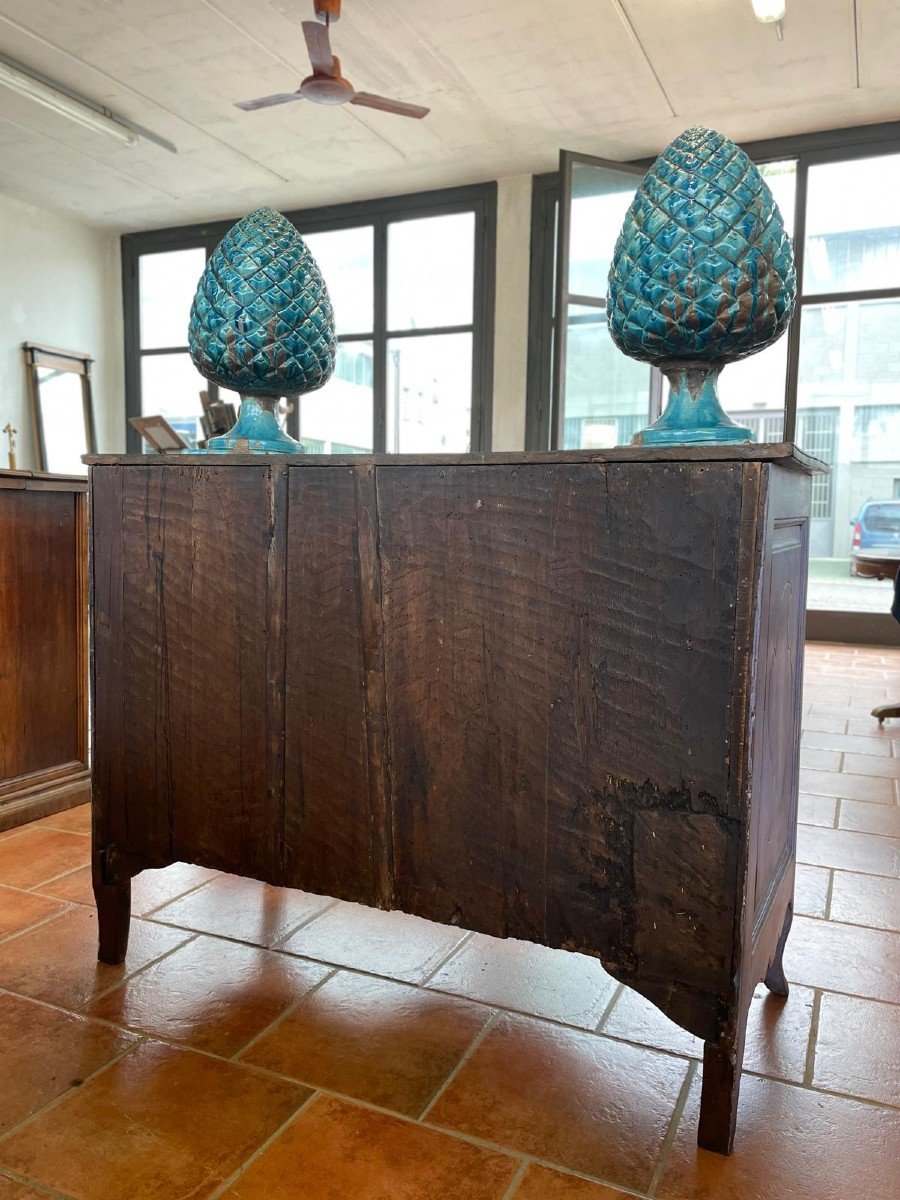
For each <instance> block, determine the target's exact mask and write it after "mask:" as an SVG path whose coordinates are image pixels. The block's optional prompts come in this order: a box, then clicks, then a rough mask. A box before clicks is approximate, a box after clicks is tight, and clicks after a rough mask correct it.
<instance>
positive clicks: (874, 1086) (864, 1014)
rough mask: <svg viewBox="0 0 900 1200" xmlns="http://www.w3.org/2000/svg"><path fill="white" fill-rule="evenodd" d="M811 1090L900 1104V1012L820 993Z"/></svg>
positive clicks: (876, 1004)
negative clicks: (817, 1089) (815, 1089)
mask: <svg viewBox="0 0 900 1200" xmlns="http://www.w3.org/2000/svg"><path fill="white" fill-rule="evenodd" d="M813 1085H814V1086H815V1087H821V1088H827V1089H828V1090H829V1091H832V1092H847V1093H848V1094H849V1095H851V1096H860V1097H862V1098H863V1099H866V1100H878V1101H881V1102H883V1103H884V1104H893V1105H900V1009H898V1008H897V1007H896V1006H895V1005H893V1004H882V1003H880V1002H879V1001H877V1000H860V999H858V998H857V997H856V996H836V995H834V994H833V993H831V992H823V993H822V999H821V1007H820V1009H819V1033H818V1037H817V1038H816V1057H815V1067H814V1070H813Z"/></svg>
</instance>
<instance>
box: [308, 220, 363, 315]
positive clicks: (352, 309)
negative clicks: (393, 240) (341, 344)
mask: <svg viewBox="0 0 900 1200" xmlns="http://www.w3.org/2000/svg"><path fill="white" fill-rule="evenodd" d="M373 238H374V230H373V228H372V226H371V225H362V226H360V228H358V229H333V230H329V231H328V232H327V233H304V234H303V240H304V241H305V242H306V244H307V246H309V249H310V252H311V254H312V256H313V258H314V259H315V260H316V262H317V263H318V264H319V269H320V270H321V272H322V275H323V276H324V278H325V284H326V286H327V288H328V294H329V295H330V296H331V303H332V306H333V307H334V322H335V327H336V328H337V331H338V333H339V334H340V333H371V331H372V329H373V328H374V324H375V319H374V316H373V305H374V296H375V283H374V275H373V267H372V261H373V257H372V244H373Z"/></svg>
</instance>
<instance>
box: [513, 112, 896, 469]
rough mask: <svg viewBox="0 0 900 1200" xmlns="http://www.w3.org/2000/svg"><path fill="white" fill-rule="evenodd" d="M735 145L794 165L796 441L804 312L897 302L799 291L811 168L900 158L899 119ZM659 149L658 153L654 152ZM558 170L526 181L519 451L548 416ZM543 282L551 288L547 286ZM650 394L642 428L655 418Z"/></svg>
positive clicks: (788, 412)
mask: <svg viewBox="0 0 900 1200" xmlns="http://www.w3.org/2000/svg"><path fill="white" fill-rule="evenodd" d="M741 147H742V149H743V150H745V151H746V153H747V154H748V155H749V156H750V158H751V159H753V161H754V162H755V163H757V164H762V163H765V162H778V161H781V160H785V159H793V160H795V161H796V163H797V175H796V190H795V197H794V260H795V263H796V266H797V278H798V281H799V287H798V298H797V308H796V311H795V314H794V317H793V319H792V321H791V323H790V326H789V327H788V331H787V333H786V334H785V337H786V338H787V347H788V354H787V369H786V375H785V408H784V413H785V421H784V438H785V440H786V441H794V440H795V436H796V429H797V387H798V379H799V370H800V327H801V321H802V316H803V309H804V308H805V307H806V306H807V305H810V304H824V303H829V302H831V303H840V302H846V303H853V302H855V301H860V300H871V299H895V298H900V287H897V288H879V289H863V290H859V291H846V292H840V293H812V292H811V293H809V294H807V293H804V291H803V287H802V281H803V255H804V243H805V240H806V198H807V186H808V178H809V169H810V167H814V166H819V165H821V164H823V163H833V162H852V161H853V160H855V159H861V158H874V157H877V156H879V155H883V154H897V153H900V121H890V122H885V123H883V124H879V125H861V126H852V127H849V128H846V129H833V130H823V131H820V132H816V133H810V134H800V135H797V136H794V137H783V138H769V139H766V140H764V141H755V142H742V143H741ZM660 149H662V147H661V148H660ZM654 161H655V158H645V159H634V160H631V161H630V162H628V163H627V164H626V165H628V166H640V167H644V168H647V167H650V166H651V165H652V163H653V162H654ZM559 196H560V184H559V172H557V171H552V172H548V173H546V174H544V175H535V176H534V177H533V178H532V207H531V238H532V241H531V274H530V281H529V305H528V331H529V347H528V381H527V390H526V406H525V448H526V449H527V450H546V449H548V448H549V446H550V436H551V428H552V422H553V420H554V414H553V413H552V412H551V411H550V406H551V399H550V392H551V375H552V365H551V357H552V349H551V346H552V334H551V333H550V332H548V329H547V326H548V322H549V324H550V327H551V329H552V322H553V317H552V316H551V315H550V314H552V313H553V311H554V309H553V288H554V282H553V262H554V219H553V214H554V208H555V205H556V204H557V203H558V201H559ZM548 278H549V286H548V283H547V280H548ZM654 407H655V406H654V400H653V397H652V396H651V400H650V409H649V411H648V414H647V419H648V422H649V421H651V420H654V419H655V418H656V416H658V415H659V414H658V411H654Z"/></svg>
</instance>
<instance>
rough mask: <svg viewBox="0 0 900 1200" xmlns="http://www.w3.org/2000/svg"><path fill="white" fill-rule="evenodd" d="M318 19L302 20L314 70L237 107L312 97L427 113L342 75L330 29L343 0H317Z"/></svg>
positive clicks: (408, 113)
mask: <svg viewBox="0 0 900 1200" xmlns="http://www.w3.org/2000/svg"><path fill="white" fill-rule="evenodd" d="M314 3H315V8H316V17H317V18H318V20H319V21H320V22H322V24H316V22H315V21H303V22H302V23H301V28H302V30H303V36H304V38H305V39H306V49H307V50H308V52H309V61H310V62H311V63H312V69H313V73H312V75H307V77H306V78H305V79H304V80H303V82H302V83H301V84H300V86H299V87H298V88H297V90H296V92H277V93H276V94H275V95H274V96H259V97H258V98H257V99H256V100H240V101H238V103H236V104H235V108H242V109H243V110H244V111H245V112H254V111H255V110H256V109H258V108H273V107H274V106H275V105H276V104H290V103H291V102H292V101H293V100H312V101H313V103H314V104H359V105H362V107H363V108H379V109H381V110H382V112H389V113H396V115H397V116H398V117H419V118H421V117H426V116H428V113H429V112H430V109H427V108H423V106H422V105H421V104H407V103H406V102H405V101H403V100H389V99H388V98H387V97H386V96H374V95H372V93H371V92H357V91H356V90H355V88H354V87H353V84H352V83H350V82H349V80H347V79H345V78H344V77H343V75H341V62H340V59H339V58H337V57H336V56H335V55H334V54H332V52H331V42H330V41H329V38H328V29H329V27H330V25H331V22H332V21H337V20H339V19H340V15H341V0H314Z"/></svg>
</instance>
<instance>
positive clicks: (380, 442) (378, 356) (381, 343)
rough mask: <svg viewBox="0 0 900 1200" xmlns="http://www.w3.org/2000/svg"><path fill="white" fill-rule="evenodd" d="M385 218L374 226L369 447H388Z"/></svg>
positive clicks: (381, 449)
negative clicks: (370, 426) (371, 424)
mask: <svg viewBox="0 0 900 1200" xmlns="http://www.w3.org/2000/svg"><path fill="white" fill-rule="evenodd" d="M387 227H388V222H387V218H386V217H383V216H379V217H376V219H375V223H374V227H373V231H372V233H373V254H374V258H373V263H372V268H373V280H374V286H375V296H374V305H373V309H374V326H375V328H374V331H373V339H372V376H373V378H372V422H373V429H372V449H373V451H374V452H375V453H376V454H384V453H385V452H386V450H387Z"/></svg>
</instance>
